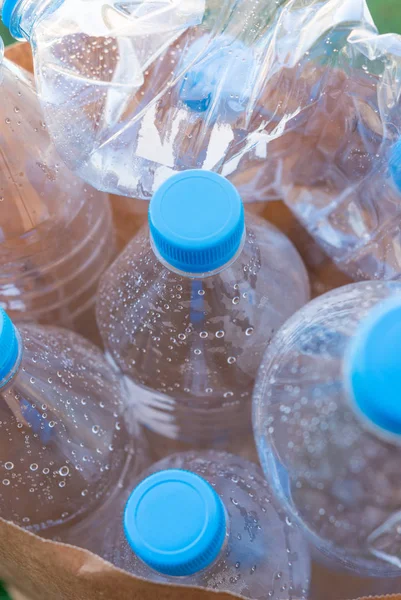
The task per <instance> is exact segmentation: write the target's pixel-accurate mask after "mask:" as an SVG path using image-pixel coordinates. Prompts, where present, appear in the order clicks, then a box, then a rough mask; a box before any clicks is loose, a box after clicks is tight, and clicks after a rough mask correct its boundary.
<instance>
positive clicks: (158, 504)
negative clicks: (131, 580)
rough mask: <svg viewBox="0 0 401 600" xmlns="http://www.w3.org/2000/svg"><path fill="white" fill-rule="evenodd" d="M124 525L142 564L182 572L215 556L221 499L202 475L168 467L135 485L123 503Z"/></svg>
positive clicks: (221, 528)
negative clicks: (125, 502)
mask: <svg viewBox="0 0 401 600" xmlns="http://www.w3.org/2000/svg"><path fill="white" fill-rule="evenodd" d="M124 528H125V535H126V538H127V541H128V543H129V545H130V546H131V548H132V550H133V551H134V552H135V554H137V556H138V557H139V558H140V559H141V560H143V562H145V563H146V564H147V565H149V566H150V567H151V568H152V569H154V570H155V571H158V572H159V573H163V574H165V575H173V576H185V575H192V574H193V573H197V572H198V571H200V570H201V569H204V568H205V567H207V566H209V565H210V564H211V563H212V562H213V561H214V560H215V559H216V558H217V556H218V555H219V553H220V550H221V548H222V546H223V543H224V539H225V535H226V518H225V511H224V507H223V503H222V501H221V500H220V498H219V496H218V495H217V494H216V492H215V491H214V490H213V488H212V487H211V486H210V485H209V484H208V483H207V482H206V481H205V480H204V479H202V477H199V475H195V473H190V472H189V471H182V470H180V469H168V470H165V471H159V472H158V473H155V474H154V475H150V476H149V477H147V478H146V479H145V480H144V481H142V482H141V483H140V484H139V485H138V486H137V487H136V488H135V489H134V491H133V492H132V494H131V496H130V498H129V500H128V502H127V505H126V507H125V513H124Z"/></svg>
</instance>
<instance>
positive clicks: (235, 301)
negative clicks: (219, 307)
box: [232, 296, 239, 304]
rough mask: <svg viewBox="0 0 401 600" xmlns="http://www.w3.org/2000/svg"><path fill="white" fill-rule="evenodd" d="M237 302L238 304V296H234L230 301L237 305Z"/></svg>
mask: <svg viewBox="0 0 401 600" xmlns="http://www.w3.org/2000/svg"><path fill="white" fill-rule="evenodd" d="M238 302H239V296H235V298H233V299H232V303H233V304H238Z"/></svg>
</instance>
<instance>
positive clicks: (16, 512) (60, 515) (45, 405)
mask: <svg viewBox="0 0 401 600" xmlns="http://www.w3.org/2000/svg"><path fill="white" fill-rule="evenodd" d="M124 394H125V390H124V387H123V385H122V378H121V377H119V376H118V375H117V374H116V373H115V372H114V371H113V369H112V368H111V367H110V366H109V365H108V364H107V362H106V360H105V358H104V356H103V354H102V352H101V351H100V350H99V349H98V348H97V347H96V346H94V345H93V344H91V343H90V342H88V341H87V340H85V339H84V338H83V337H81V336H79V335H78V334H76V333H74V332H72V331H68V330H66V329H61V328H56V327H48V326H40V325H34V324H27V325H22V326H21V327H20V328H19V329H18V330H17V329H16V328H15V326H14V325H13V324H12V322H11V321H10V319H9V317H8V316H7V314H6V313H5V312H4V311H3V310H1V309H0V432H1V441H0V471H1V476H0V516H1V517H2V518H4V519H7V520H10V521H13V522H14V523H16V524H18V525H20V526H22V527H25V528H27V529H29V530H30V531H33V532H35V533H38V534H40V535H43V536H46V537H51V538H58V539H62V540H63V539H65V535H66V532H68V529H69V528H70V527H71V526H72V525H73V524H75V523H77V522H79V523H81V522H82V521H84V520H85V517H86V516H88V515H91V514H92V512H93V511H94V510H95V508H98V507H99V506H100V505H102V504H104V503H106V502H107V501H111V500H112V499H113V497H114V495H115V494H116V492H117V491H118V489H119V488H120V486H122V485H123V484H125V485H129V482H130V481H132V479H130V478H131V477H135V475H138V473H140V472H141V470H143V468H144V467H145V466H146V462H145V460H146V457H145V450H144V448H145V447H144V445H143V442H142V441H141V438H140V434H139V432H138V427H137V425H136V422H135V420H134V419H133V418H132V415H129V418H128V419H127V426H126V424H125V421H124V413H125V412H126V408H125V405H124V400H125V397H124ZM127 427H129V429H127ZM69 541H74V540H71V538H70V537H69Z"/></svg>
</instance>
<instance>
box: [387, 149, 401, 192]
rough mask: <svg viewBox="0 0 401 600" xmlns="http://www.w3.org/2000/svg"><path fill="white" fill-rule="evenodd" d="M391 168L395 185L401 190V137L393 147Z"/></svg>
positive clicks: (390, 157)
mask: <svg viewBox="0 0 401 600" xmlns="http://www.w3.org/2000/svg"><path fill="white" fill-rule="evenodd" d="M389 169H390V174H391V177H392V178H393V181H394V183H395V185H396V186H397V188H398V189H399V190H401V138H400V139H399V140H398V141H397V142H396V143H395V144H393V146H392V148H391V151H390V156H389Z"/></svg>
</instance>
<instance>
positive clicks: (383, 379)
mask: <svg viewBox="0 0 401 600" xmlns="http://www.w3.org/2000/svg"><path fill="white" fill-rule="evenodd" d="M344 370H345V378H346V386H347V387H348V390H349V393H350V396H351V400H353V401H354V403H355V405H356V407H357V409H358V412H359V413H360V415H361V416H363V417H364V419H365V421H366V422H367V423H368V424H369V425H371V426H374V428H375V431H376V432H377V433H379V434H380V433H382V434H384V435H385V436H386V437H388V436H390V437H392V438H394V436H396V437H398V436H399V441H400V442H401V297H399V298H395V299H394V298H392V299H390V300H386V301H384V302H381V303H380V304H379V305H378V306H376V307H375V308H373V309H372V310H371V311H370V313H369V314H368V316H367V317H366V319H365V320H364V321H363V322H362V324H361V325H360V326H359V329H358V330H357V332H356V334H355V336H354V338H353V340H352V341H351V342H350V345H349V347H348V351H347V352H346V354H345V361H344Z"/></svg>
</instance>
